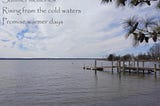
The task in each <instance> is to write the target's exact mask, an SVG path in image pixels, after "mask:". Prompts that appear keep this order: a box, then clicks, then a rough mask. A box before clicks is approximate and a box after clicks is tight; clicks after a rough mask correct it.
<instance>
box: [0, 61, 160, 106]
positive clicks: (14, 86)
mask: <svg viewBox="0 0 160 106" xmlns="http://www.w3.org/2000/svg"><path fill="white" fill-rule="evenodd" d="M93 63H94V61H92V60H14V61H13V60H1V61H0V106H18V105H19V106H106V105H107V106H125V105H127V106H130V105H132V106H146V105H149V106H150V105H152V106H160V102H159V100H160V75H158V76H157V79H155V78H154V75H152V74H151V75H145V76H143V75H139V76H138V75H136V74H125V75H121V76H119V75H118V74H116V73H114V74H112V73H111V72H109V71H110V70H106V71H107V72H98V73H97V75H95V74H94V72H93V71H87V70H83V69H82V67H83V65H84V64H87V65H90V64H93ZM158 74H159V73H158Z"/></svg>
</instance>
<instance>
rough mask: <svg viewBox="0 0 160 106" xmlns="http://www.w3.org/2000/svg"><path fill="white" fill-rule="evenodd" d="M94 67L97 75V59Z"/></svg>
mask: <svg viewBox="0 0 160 106" xmlns="http://www.w3.org/2000/svg"><path fill="white" fill-rule="evenodd" d="M94 67H95V75H96V74H97V70H96V67H97V60H95V61H94Z"/></svg>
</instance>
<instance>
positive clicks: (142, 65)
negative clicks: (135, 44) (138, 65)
mask: <svg viewBox="0 0 160 106" xmlns="http://www.w3.org/2000/svg"><path fill="white" fill-rule="evenodd" d="M142 66H143V74H144V61H143V63H142Z"/></svg>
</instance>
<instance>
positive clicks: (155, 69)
mask: <svg viewBox="0 0 160 106" xmlns="http://www.w3.org/2000/svg"><path fill="white" fill-rule="evenodd" d="M154 75H155V77H157V68H156V64H154Z"/></svg>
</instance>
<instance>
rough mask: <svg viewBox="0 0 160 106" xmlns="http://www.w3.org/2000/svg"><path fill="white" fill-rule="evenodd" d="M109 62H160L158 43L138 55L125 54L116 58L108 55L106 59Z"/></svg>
mask: <svg viewBox="0 0 160 106" xmlns="http://www.w3.org/2000/svg"><path fill="white" fill-rule="evenodd" d="M107 60H109V61H117V60H124V61H127V60H160V43H156V44H154V45H153V46H152V47H151V48H150V49H149V51H148V52H146V53H143V54H138V55H136V56H135V55H133V54H126V55H123V56H117V55H115V54H109V55H108V57H107Z"/></svg>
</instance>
